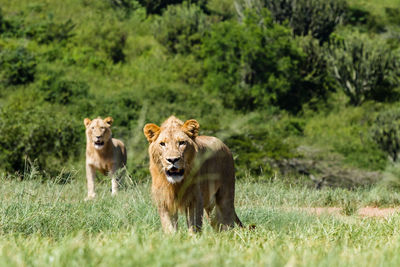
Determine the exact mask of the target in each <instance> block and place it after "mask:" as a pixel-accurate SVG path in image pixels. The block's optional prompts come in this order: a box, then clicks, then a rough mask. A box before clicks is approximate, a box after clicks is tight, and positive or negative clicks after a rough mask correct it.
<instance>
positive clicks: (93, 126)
mask: <svg viewBox="0 0 400 267" xmlns="http://www.w3.org/2000/svg"><path fill="white" fill-rule="evenodd" d="M83 123H84V124H85V127H86V179H87V188H88V195H87V197H86V198H85V200H89V199H93V198H95V196H96V193H95V190H94V180H95V178H96V170H99V171H100V172H101V173H103V174H104V175H106V174H108V175H110V176H111V192H112V193H111V194H112V195H115V194H116V193H117V192H118V182H119V181H118V178H119V177H117V176H120V175H121V173H117V171H119V170H120V169H124V168H125V166H126V149H125V146H124V143H123V142H122V141H120V140H118V139H114V138H112V137H111V128H110V127H111V124H112V123H113V119H112V118H111V117H107V118H105V119H104V120H102V119H101V118H100V117H99V118H97V119H94V120H90V119H88V118H86V119H84V121H83ZM122 171H123V170H122Z"/></svg>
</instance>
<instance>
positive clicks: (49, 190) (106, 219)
mask: <svg viewBox="0 0 400 267" xmlns="http://www.w3.org/2000/svg"><path fill="white" fill-rule="evenodd" d="M0 188H1V189H0V190H1V192H2V197H1V200H0V201H1V204H0V214H1V216H0V218H1V223H0V232H1V235H0V265H2V266H4V265H8V266H43V265H48V266H121V265H123V266H130V265H133V266H135V265H138V266H148V265H151V266H198V265H204V264H208V265H209V266H255V265H256V266H261V265H263V266H265V265H272V266H283V265H287V266H349V265H354V264H357V265H360V266H378V265H381V266H388V265H398V264H399V263H400V256H399V255H400V242H399V241H400V230H399V229H400V227H399V226H400V215H396V214H395V215H393V216H389V217H387V218H373V217H371V218H368V217H360V216H358V215H356V210H357V209H358V208H360V207H363V206H367V205H370V206H371V205H373V206H386V207H387V206H396V205H397V204H398V203H399V201H400V195H399V194H397V193H394V192H391V191H388V190H387V189H384V188H378V187H375V188H368V189H359V190H357V191H348V190H343V189H328V188H326V189H323V190H315V189H313V188H309V187H306V186H304V185H302V183H298V182H288V181H286V182H282V181H281V180H270V181H262V180H261V181H259V182H249V181H244V180H241V181H239V182H238V183H237V189H236V192H237V194H236V196H237V198H236V207H237V210H238V214H239V217H240V218H241V219H242V221H243V222H244V223H245V224H246V225H249V224H256V226H257V227H256V229H255V230H248V229H246V228H245V229H237V228H236V229H233V230H231V231H227V232H222V233H217V232H215V231H213V230H212V229H211V227H210V226H209V224H208V223H206V225H205V228H204V231H203V233H202V234H199V235H197V236H194V237H191V236H189V235H188V233H187V230H186V226H185V224H184V221H183V218H180V230H179V232H178V233H177V234H175V235H165V234H163V233H162V231H161V230H160V222H159V218H158V215H157V212H156V209H155V208H154V206H153V205H152V204H151V200H150V196H149V191H150V184H149V183H140V184H132V185H129V186H126V188H125V189H123V190H122V191H121V192H120V194H119V195H118V196H117V197H115V198H112V197H111V196H110V192H109V185H108V183H107V184H106V183H104V182H103V183H100V184H99V186H98V187H97V190H98V198H97V199H96V200H95V201H93V202H84V201H83V198H84V196H85V193H86V188H85V184H84V181H83V178H82V179H75V180H73V181H72V182H71V183H67V184H64V185H60V184H56V183H54V182H44V183H40V182H38V181H37V180H36V181H29V180H25V181H22V182H17V181H14V180H10V179H7V178H3V179H2V181H1V185H0ZM322 206H336V207H342V208H344V210H346V209H347V210H350V211H353V212H348V214H349V215H344V213H343V214H336V215H329V214H324V215H313V214H310V213H307V212H304V210H299V209H297V208H300V207H302V208H304V207H322ZM349 207H350V208H352V209H350V208H349Z"/></svg>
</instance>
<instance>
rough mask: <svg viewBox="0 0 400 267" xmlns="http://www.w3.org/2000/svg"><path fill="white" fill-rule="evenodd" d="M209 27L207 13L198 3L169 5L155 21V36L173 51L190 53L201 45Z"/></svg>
mask: <svg viewBox="0 0 400 267" xmlns="http://www.w3.org/2000/svg"><path fill="white" fill-rule="evenodd" d="M206 29H207V21H206V15H205V14H204V13H203V11H202V10H201V8H200V7H198V6H197V5H193V4H192V5H188V4H183V5H176V6H169V7H168V8H167V10H166V11H165V12H164V13H163V15H162V16H161V17H158V18H157V19H156V21H155V23H154V36H155V37H156V39H157V40H158V41H159V42H160V43H161V44H163V45H164V46H166V47H167V48H168V49H169V51H171V52H173V53H189V52H191V51H193V50H196V48H197V47H198V46H199V44H200V41H201V38H202V36H203V34H204V32H205V30H206Z"/></svg>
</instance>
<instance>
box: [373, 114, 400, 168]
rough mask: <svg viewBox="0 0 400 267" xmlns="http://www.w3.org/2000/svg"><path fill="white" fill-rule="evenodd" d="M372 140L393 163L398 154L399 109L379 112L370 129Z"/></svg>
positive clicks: (399, 138) (399, 142)
mask: <svg viewBox="0 0 400 267" xmlns="http://www.w3.org/2000/svg"><path fill="white" fill-rule="evenodd" d="M370 132H371V135H372V139H373V140H374V141H375V142H376V144H377V145H378V146H379V147H380V148H381V149H382V150H383V151H384V152H385V153H387V154H388V155H389V156H390V158H391V159H392V160H393V161H397V160H398V157H399V156H398V154H399V152H400V109H398V108H397V109H391V110H386V111H383V112H381V113H380V114H379V115H378V116H377V118H376V120H375V123H374V125H373V126H372V127H371V130H370Z"/></svg>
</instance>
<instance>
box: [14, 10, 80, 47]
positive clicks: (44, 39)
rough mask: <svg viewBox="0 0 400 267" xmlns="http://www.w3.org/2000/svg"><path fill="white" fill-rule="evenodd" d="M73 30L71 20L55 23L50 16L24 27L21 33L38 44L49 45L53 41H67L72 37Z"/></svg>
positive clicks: (73, 26) (73, 25)
mask: <svg viewBox="0 0 400 267" xmlns="http://www.w3.org/2000/svg"><path fill="white" fill-rule="evenodd" d="M74 28H75V24H74V23H73V22H72V20H71V19H69V20H67V21H65V22H61V23H56V22H54V21H53V17H52V16H51V15H50V16H49V17H48V18H47V19H43V20H41V21H40V22H38V23H33V24H27V25H25V27H24V29H21V31H24V33H25V36H27V37H28V38H32V39H34V40H36V41H37V42H38V43H40V44H49V43H51V42H54V41H57V42H61V41H64V40H68V39H69V38H70V37H72V36H73V35H74V34H73V32H72V31H73V29H74Z"/></svg>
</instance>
